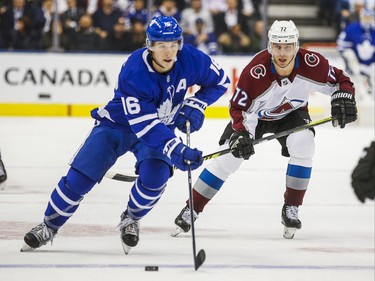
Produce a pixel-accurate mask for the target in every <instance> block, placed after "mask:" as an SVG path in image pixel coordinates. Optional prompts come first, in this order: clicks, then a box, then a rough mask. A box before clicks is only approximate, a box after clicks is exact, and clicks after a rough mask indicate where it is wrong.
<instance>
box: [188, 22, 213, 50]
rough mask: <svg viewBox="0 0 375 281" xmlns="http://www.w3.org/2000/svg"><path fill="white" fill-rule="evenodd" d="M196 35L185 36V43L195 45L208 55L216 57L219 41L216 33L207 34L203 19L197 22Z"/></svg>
mask: <svg viewBox="0 0 375 281" xmlns="http://www.w3.org/2000/svg"><path fill="white" fill-rule="evenodd" d="M195 25H196V30H197V32H196V33H191V34H187V33H186V34H184V43H186V44H190V45H193V46H194V47H196V48H197V49H199V50H201V51H202V52H203V53H205V54H207V55H216V54H217V51H218V45H217V40H216V36H215V33H214V32H207V31H206V27H205V23H204V21H203V20H202V19H201V18H198V19H197V20H196V21H195Z"/></svg>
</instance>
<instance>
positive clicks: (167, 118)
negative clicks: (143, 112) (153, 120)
mask: <svg viewBox="0 0 375 281" xmlns="http://www.w3.org/2000/svg"><path fill="white" fill-rule="evenodd" d="M168 94H169V99H166V100H165V101H164V102H162V103H161V104H160V106H159V108H158V109H157V110H158V117H159V119H160V120H161V122H162V123H163V124H165V125H171V124H172V123H173V122H172V121H173V118H174V116H175V115H176V113H177V111H178V108H179V105H177V106H175V107H173V102H172V99H173V96H174V87H173V86H169V87H168Z"/></svg>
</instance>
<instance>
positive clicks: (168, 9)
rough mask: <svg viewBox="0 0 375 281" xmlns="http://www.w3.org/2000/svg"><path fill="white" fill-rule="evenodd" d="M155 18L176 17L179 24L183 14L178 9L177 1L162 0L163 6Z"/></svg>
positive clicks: (157, 11) (155, 14)
mask: <svg viewBox="0 0 375 281" xmlns="http://www.w3.org/2000/svg"><path fill="white" fill-rule="evenodd" d="M153 16H154V17H159V16H170V17H174V18H175V19H176V20H177V21H178V22H180V21H181V12H180V11H179V10H178V9H177V4H176V0H162V2H161V5H160V6H159V8H158V9H157V10H156V11H155V13H154V15H153Z"/></svg>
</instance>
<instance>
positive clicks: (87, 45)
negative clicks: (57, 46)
mask: <svg viewBox="0 0 375 281" xmlns="http://www.w3.org/2000/svg"><path fill="white" fill-rule="evenodd" d="M69 43H70V44H69V48H68V50H69V51H100V50H102V49H103V39H102V38H101V37H100V36H99V34H98V33H97V32H96V31H95V28H94V27H93V24H92V18H91V16H90V15H89V14H85V15H83V16H82V17H81V18H80V19H79V21H78V27H77V28H75V29H73V28H71V29H70V31H69Z"/></svg>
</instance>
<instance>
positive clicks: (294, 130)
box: [202, 117, 333, 160]
mask: <svg viewBox="0 0 375 281" xmlns="http://www.w3.org/2000/svg"><path fill="white" fill-rule="evenodd" d="M332 119H333V118H332V117H327V118H324V119H321V120H317V121H313V122H310V123H307V124H304V125H301V126H298V127H295V128H292V129H289V130H285V131H282V132H279V133H276V134H273V135H270V136H268V137H264V138H260V139H256V140H254V142H253V145H256V144H260V143H263V142H266V141H270V140H274V139H278V138H281V137H285V136H287V135H290V134H292V133H297V132H299V131H303V130H306V129H310V128H313V127H316V126H318V125H322V124H325V123H327V122H330V121H332ZM230 151H231V149H230V148H226V149H223V150H220V151H217V152H214V153H211V154H207V155H205V156H203V157H202V158H203V160H209V159H213V158H216V157H219V156H221V155H224V154H228V153H229V152H230Z"/></svg>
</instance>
